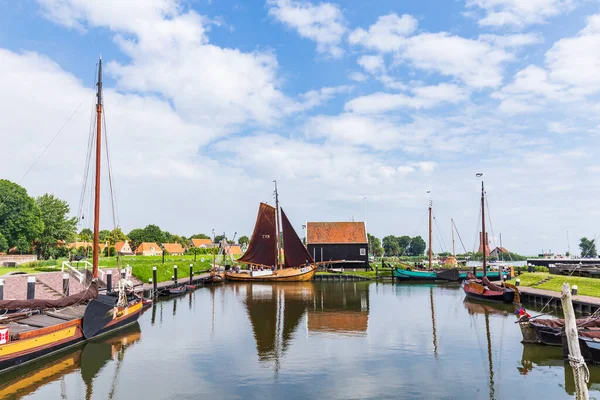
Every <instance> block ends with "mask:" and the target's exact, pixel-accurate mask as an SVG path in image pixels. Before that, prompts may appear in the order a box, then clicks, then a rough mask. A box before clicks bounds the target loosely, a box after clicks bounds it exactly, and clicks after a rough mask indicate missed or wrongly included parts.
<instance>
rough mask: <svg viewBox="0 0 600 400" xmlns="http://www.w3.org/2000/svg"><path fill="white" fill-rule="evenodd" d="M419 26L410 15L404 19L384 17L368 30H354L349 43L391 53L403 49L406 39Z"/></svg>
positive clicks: (390, 15) (389, 15)
mask: <svg viewBox="0 0 600 400" xmlns="http://www.w3.org/2000/svg"><path fill="white" fill-rule="evenodd" d="M417 24H418V22H417V20H416V19H415V18H414V17H412V16H410V15H408V14H404V15H402V17H398V15H397V14H388V15H383V16H381V17H379V18H378V19H377V22H376V23H375V24H373V25H371V26H370V27H369V29H368V30H364V29H362V28H358V29H356V30H354V31H353V32H352V33H351V34H350V36H349V37H348V41H349V42H350V44H353V45H361V46H363V47H365V48H367V49H371V50H377V51H380V52H383V53H385V52H391V51H394V50H398V49H400V48H401V47H402V45H403V44H404V42H405V39H406V37H407V36H408V35H410V34H412V33H413V32H414V31H415V29H417Z"/></svg>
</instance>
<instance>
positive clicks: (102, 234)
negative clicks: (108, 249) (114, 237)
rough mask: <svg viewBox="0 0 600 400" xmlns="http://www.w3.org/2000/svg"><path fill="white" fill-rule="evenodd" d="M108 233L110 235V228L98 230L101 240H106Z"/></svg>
mask: <svg viewBox="0 0 600 400" xmlns="http://www.w3.org/2000/svg"><path fill="white" fill-rule="evenodd" d="M108 235H110V231H109V230H108V229H102V230H101V231H100V232H98V238H99V240H100V241H101V242H105V241H106V238H107V237H108Z"/></svg>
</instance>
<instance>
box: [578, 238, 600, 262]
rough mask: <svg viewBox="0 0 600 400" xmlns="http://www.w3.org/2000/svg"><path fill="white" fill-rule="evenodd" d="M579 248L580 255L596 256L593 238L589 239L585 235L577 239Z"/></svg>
mask: <svg viewBox="0 0 600 400" xmlns="http://www.w3.org/2000/svg"><path fill="white" fill-rule="evenodd" d="M579 249H580V250H581V257H596V256H597V255H598V254H597V253H596V243H594V240H590V239H588V238H586V237H585V236H584V237H582V238H581V239H580V241H579Z"/></svg>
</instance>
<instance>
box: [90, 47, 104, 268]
mask: <svg viewBox="0 0 600 400" xmlns="http://www.w3.org/2000/svg"><path fill="white" fill-rule="evenodd" d="M96 97H97V102H96V186H95V189H94V243H93V245H92V253H93V254H92V277H93V278H94V279H98V250H99V241H100V161H101V159H102V57H100V60H99V61H98V92H97V94H96Z"/></svg>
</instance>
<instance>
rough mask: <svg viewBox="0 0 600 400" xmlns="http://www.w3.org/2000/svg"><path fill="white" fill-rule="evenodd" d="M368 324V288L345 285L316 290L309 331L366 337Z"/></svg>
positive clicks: (354, 284)
mask: <svg viewBox="0 0 600 400" xmlns="http://www.w3.org/2000/svg"><path fill="white" fill-rule="evenodd" d="M357 285H358V286H357ZM368 325H369V286H368V285H367V286H365V285H364V284H362V285H361V284H357V283H349V282H344V283H337V284H328V285H320V286H318V287H316V288H315V291H314V299H313V301H312V302H311V307H310V308H309V310H308V331H309V332H311V333H322V332H329V333H337V334H344V335H348V334H350V335H352V334H354V335H361V336H364V335H366V334H367V328H368Z"/></svg>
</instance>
